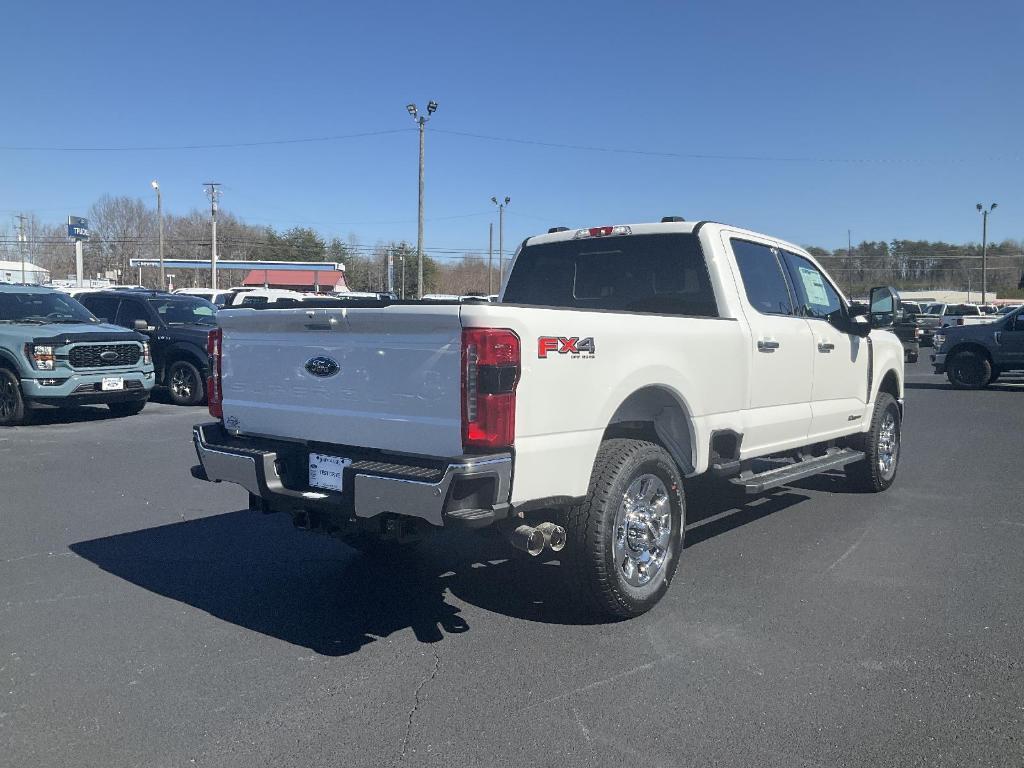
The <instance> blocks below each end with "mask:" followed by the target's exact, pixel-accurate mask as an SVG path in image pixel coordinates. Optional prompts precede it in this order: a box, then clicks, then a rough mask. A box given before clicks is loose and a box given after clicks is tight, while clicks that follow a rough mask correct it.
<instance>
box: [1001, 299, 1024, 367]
mask: <svg viewBox="0 0 1024 768" xmlns="http://www.w3.org/2000/svg"><path fill="white" fill-rule="evenodd" d="M996 343H997V344H998V345H999V347H998V351H997V353H996V354H997V355H998V359H997V360H996V364H997V365H998V366H999V367H1000V368H1006V369H1010V370H1013V369H1024V309H1018V310H1017V311H1016V312H1015V313H1013V314H1012V315H1010V319H1009V320H1007V321H1006V323H1005V324H1004V325H1003V328H1002V330H1000V331H997V332H996Z"/></svg>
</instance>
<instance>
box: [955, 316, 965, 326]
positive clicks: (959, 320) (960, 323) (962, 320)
mask: <svg viewBox="0 0 1024 768" xmlns="http://www.w3.org/2000/svg"><path fill="white" fill-rule="evenodd" d="M956 324H957V325H963V324H964V319H963V318H962V317H958V318H957V320H956Z"/></svg>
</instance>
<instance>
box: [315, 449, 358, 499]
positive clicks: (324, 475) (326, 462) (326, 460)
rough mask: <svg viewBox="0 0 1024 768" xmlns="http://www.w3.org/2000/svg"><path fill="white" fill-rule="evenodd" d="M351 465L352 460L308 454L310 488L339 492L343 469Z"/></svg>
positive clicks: (341, 484) (343, 477) (342, 479)
mask: <svg viewBox="0 0 1024 768" xmlns="http://www.w3.org/2000/svg"><path fill="white" fill-rule="evenodd" d="M351 463H352V459H343V458H342V457H341V456H325V455H324V454H322V453H311V454H309V484H310V486H312V487H313V488H323V489H324V490H327V491H340V490H341V489H342V486H343V485H344V482H345V467H347V466H348V465H349V464H351Z"/></svg>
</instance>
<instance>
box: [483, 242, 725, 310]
mask: <svg viewBox="0 0 1024 768" xmlns="http://www.w3.org/2000/svg"><path fill="white" fill-rule="evenodd" d="M503 301H504V302H505V303H508V304H532V305H536V306H542V307H572V308H575V309H598V310H614V311H619V312H650V313H652V314H659V315H690V316H696V317H718V305H717V303H716V302H715V294H714V291H713V290H712V288H711V281H710V279H709V277H708V269H707V265H706V264H705V262H704V254H703V253H702V252H701V249H700V243H699V242H698V241H697V238H696V237H695V236H693V235H691V234H664V235H628V236H623V237H615V236H612V237H607V238H600V239H587V240H563V241H559V242H555V243H544V244H540V245H529V246H526V247H525V248H523V249H522V251H521V252H520V253H519V257H518V258H517V259H516V262H515V266H514V268H513V270H512V274H511V275H510V276H509V279H508V285H507V286H506V287H505V295H504V297H503Z"/></svg>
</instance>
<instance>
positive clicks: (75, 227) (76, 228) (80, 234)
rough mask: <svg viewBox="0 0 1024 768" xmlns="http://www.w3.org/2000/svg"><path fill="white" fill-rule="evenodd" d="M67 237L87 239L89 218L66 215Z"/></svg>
mask: <svg viewBox="0 0 1024 768" xmlns="http://www.w3.org/2000/svg"><path fill="white" fill-rule="evenodd" d="M68 237H70V238H71V239H72V240H88V239H89V220H88V219H83V218H82V217H81V216H68Z"/></svg>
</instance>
